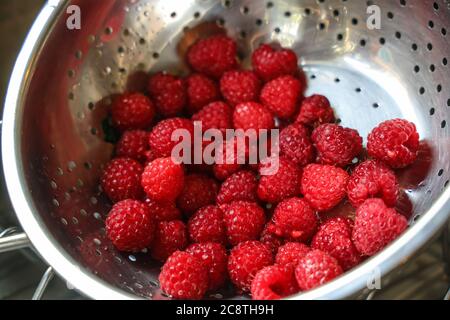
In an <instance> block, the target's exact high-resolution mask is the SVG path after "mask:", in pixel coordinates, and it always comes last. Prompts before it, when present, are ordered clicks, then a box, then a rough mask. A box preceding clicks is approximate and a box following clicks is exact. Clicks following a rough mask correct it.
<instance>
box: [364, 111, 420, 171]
mask: <svg viewBox="0 0 450 320" xmlns="http://www.w3.org/2000/svg"><path fill="white" fill-rule="evenodd" d="M367 150H368V152H369V156H371V157H373V158H375V159H378V160H381V161H383V162H385V163H386V164H388V165H389V166H391V167H392V168H394V169H397V168H404V167H406V166H408V165H410V164H411V163H413V162H414V161H415V160H416V158H417V152H418V150H419V134H418V133H417V130H416V126H415V125H414V123H412V122H409V121H406V120H403V119H394V120H389V121H385V122H383V123H381V124H380V125H379V126H378V127H376V128H375V129H373V130H372V132H371V133H370V134H369V137H368V141H367Z"/></svg>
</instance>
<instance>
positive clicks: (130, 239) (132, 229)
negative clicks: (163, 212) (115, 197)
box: [106, 200, 155, 252]
mask: <svg viewBox="0 0 450 320" xmlns="http://www.w3.org/2000/svg"><path fill="white" fill-rule="evenodd" d="M106 233H107V236H108V238H109V239H110V240H111V242H112V243H113V244H114V246H115V247H116V248H117V250H120V251H132V252H136V251H140V250H143V249H145V248H146V247H148V246H149V245H150V243H151V242H152V240H153V236H154V233H155V223H154V221H153V220H152V218H151V214H150V211H149V210H148V207H147V206H146V205H145V204H144V203H142V202H140V201H137V200H123V201H120V202H117V203H116V204H115V205H114V206H113V207H112V209H111V211H110V212H109V214H108V217H107V218H106Z"/></svg>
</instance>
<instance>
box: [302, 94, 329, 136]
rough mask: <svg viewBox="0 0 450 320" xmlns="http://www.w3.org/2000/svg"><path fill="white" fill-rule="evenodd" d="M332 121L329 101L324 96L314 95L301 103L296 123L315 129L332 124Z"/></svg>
mask: <svg viewBox="0 0 450 320" xmlns="http://www.w3.org/2000/svg"><path fill="white" fill-rule="evenodd" d="M334 120H335V119H334V111H333V109H332V108H331V105H330V101H328V99H327V98H326V97H324V96H321V95H319V94H315V95H312V96H310V97H308V98H306V99H305V100H303V101H302V103H301V105H300V113H299V114H298V116H297V120H296V122H298V123H301V124H304V125H307V126H311V127H313V128H316V127H318V126H319V125H321V124H324V123H332V122H334Z"/></svg>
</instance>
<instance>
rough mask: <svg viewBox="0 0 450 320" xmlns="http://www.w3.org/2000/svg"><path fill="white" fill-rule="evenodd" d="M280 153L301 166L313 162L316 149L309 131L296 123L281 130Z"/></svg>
mask: <svg viewBox="0 0 450 320" xmlns="http://www.w3.org/2000/svg"><path fill="white" fill-rule="evenodd" d="M280 153H281V154H282V155H284V156H286V158H288V159H290V160H292V162H294V163H295V164H297V165H299V166H305V165H307V164H308V163H311V162H313V160H314V147H313V145H312V143H311V140H310V138H309V132H308V129H306V128H305V127H304V126H303V125H302V124H299V123H294V124H291V125H290V126H287V127H286V128H284V129H283V130H281V133H280Z"/></svg>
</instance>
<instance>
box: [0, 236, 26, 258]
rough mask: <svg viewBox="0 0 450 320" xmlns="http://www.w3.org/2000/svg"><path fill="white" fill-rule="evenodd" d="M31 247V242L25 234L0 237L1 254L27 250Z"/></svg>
mask: <svg viewBox="0 0 450 320" xmlns="http://www.w3.org/2000/svg"><path fill="white" fill-rule="evenodd" d="M29 246H30V240H29V239H28V237H27V235H26V234H25V233H23V232H22V233H18V234H12V235H5V236H2V235H0V253H4V252H8V251H14V250H18V249H23V248H27V247H29Z"/></svg>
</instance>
